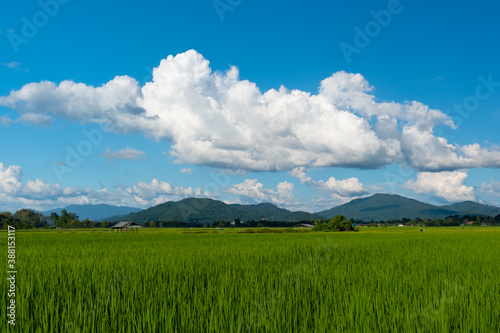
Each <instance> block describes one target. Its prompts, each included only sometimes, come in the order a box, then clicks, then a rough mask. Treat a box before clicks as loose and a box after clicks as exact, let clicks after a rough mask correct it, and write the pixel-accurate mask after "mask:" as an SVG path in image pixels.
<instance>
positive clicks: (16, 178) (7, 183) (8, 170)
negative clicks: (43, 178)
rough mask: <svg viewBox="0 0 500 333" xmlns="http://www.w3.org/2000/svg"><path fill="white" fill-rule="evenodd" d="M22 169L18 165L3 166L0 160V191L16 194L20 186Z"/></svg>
mask: <svg viewBox="0 0 500 333" xmlns="http://www.w3.org/2000/svg"><path fill="white" fill-rule="evenodd" d="M21 178H22V171H21V167H20V166H18V165H9V166H4V164H3V163H1V162H0V191H1V192H3V193H6V194H16V193H17V192H18V191H19V190H20V189H21V187H22V185H21Z"/></svg>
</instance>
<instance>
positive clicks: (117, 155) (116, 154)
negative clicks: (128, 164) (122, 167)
mask: <svg viewBox="0 0 500 333" xmlns="http://www.w3.org/2000/svg"><path fill="white" fill-rule="evenodd" d="M102 156H103V157H105V158H107V159H110V160H137V159H139V158H143V157H145V156H146V153H145V152H143V151H140V150H136V149H133V148H131V147H128V146H127V147H125V149H121V150H117V151H111V150H110V149H109V148H108V147H106V152H104V153H103V154H102Z"/></svg>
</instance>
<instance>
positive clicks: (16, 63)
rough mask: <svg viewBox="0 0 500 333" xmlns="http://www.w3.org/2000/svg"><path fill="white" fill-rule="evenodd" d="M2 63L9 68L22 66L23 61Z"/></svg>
mask: <svg viewBox="0 0 500 333" xmlns="http://www.w3.org/2000/svg"><path fill="white" fill-rule="evenodd" d="M2 65H4V66H7V67H9V68H18V67H19V66H21V63H20V62H17V61H12V62H5V63H2Z"/></svg>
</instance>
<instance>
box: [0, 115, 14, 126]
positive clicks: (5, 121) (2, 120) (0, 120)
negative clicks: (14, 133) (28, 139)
mask: <svg viewBox="0 0 500 333" xmlns="http://www.w3.org/2000/svg"><path fill="white" fill-rule="evenodd" d="M13 122H14V120H12V119H11V118H10V117H9V116H6V115H3V116H0V124H2V126H9V125H10V124H12V123H13Z"/></svg>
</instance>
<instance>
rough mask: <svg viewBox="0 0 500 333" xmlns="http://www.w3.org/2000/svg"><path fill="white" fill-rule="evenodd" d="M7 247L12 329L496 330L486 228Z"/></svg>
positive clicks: (131, 236) (23, 242) (495, 265)
mask: <svg viewBox="0 0 500 333" xmlns="http://www.w3.org/2000/svg"><path fill="white" fill-rule="evenodd" d="M482 230H485V231H482ZM5 239H6V237H3V241H2V242H3V243H2V245H3V246H4V248H5V249H6V248H7V244H6V240H5ZM16 249H17V269H18V274H17V294H16V306H17V308H16V315H17V318H16V326H10V325H9V326H8V325H7V324H6V322H5V324H4V326H3V327H4V328H5V330H10V331H12V332H68V333H69V332H452V331H457V332H498V331H500V319H499V318H500V306H499V304H500V282H499V281H500V280H499V279H498V277H499V276H500V256H499V255H498V253H499V252H500V251H499V250H500V229H496V228H487V229H486V228H484V229H480V228H478V229H468V230H461V229H458V228H457V229H447V228H443V229H440V228H435V229H432V230H431V229H429V230H426V232H424V233H422V232H419V231H418V230H417V229H407V228H405V229H404V230H399V229H398V230H396V228H393V229H391V228H388V229H385V230H380V229H379V230H377V231H372V230H369V231H365V230H362V231H361V232H358V233H315V232H308V233H237V232H231V231H226V230H225V231H221V232H218V233H212V232H209V233H201V232H198V231H196V230H194V231H193V232H187V233H186V232H185V231H184V230H166V229H163V230H147V231H146V230H141V232H139V233H126V234H125V233H122V234H119V233H112V232H111V233H110V232H107V231H104V232H102V231H98V232H89V231H76V232H67V231H63V232H61V231H59V232H56V231H31V232H18V234H17V246H16ZM2 260H3V264H4V267H6V260H7V256H6V255H5V256H3V258H2ZM7 290H8V286H7V280H6V279H2V282H1V293H2V300H3V305H2V308H3V309H6V306H7V301H8V297H7ZM4 311H5V310H4ZM4 318H6V317H5V316H4Z"/></svg>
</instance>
